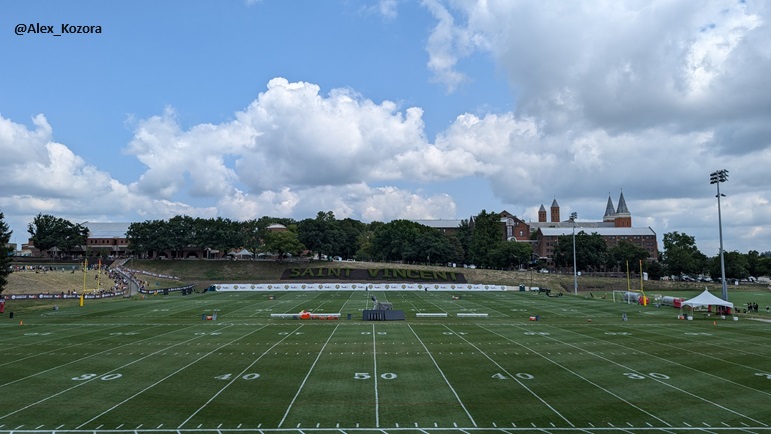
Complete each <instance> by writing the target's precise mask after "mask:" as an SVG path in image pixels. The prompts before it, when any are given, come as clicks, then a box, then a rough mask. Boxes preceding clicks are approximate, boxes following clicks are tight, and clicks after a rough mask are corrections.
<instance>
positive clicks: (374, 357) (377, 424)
mask: <svg viewBox="0 0 771 434" xmlns="http://www.w3.org/2000/svg"><path fill="white" fill-rule="evenodd" d="M375 336H377V333H375V323H372V365H373V367H372V372H373V374H374V375H372V378H374V380H375V428H380V398H379V396H378V393H377V345H375Z"/></svg>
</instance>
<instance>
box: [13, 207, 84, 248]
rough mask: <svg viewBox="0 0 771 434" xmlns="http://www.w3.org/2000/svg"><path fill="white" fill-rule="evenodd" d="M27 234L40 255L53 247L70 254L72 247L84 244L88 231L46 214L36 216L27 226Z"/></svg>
mask: <svg viewBox="0 0 771 434" xmlns="http://www.w3.org/2000/svg"><path fill="white" fill-rule="evenodd" d="M27 232H29V234H30V235H31V237H30V239H31V240H32V243H33V244H34V245H35V247H36V248H37V249H38V250H40V252H41V253H42V252H44V251H46V252H47V251H48V250H50V249H53V248H54V247H56V248H57V249H59V250H61V251H65V252H70V251H71V250H72V248H73V247H75V246H77V245H82V244H85V242H86V238H87V237H88V230H87V229H86V228H84V227H83V226H81V225H79V224H73V223H71V222H69V221H67V220H65V219H63V218H59V217H54V216H52V215H48V214H45V215H44V214H38V215H37V216H36V217H35V218H34V219H33V220H32V223H30V224H29V225H27Z"/></svg>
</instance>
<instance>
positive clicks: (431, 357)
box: [407, 324, 477, 428]
mask: <svg viewBox="0 0 771 434" xmlns="http://www.w3.org/2000/svg"><path fill="white" fill-rule="evenodd" d="M407 327H409V328H410V331H411V332H412V334H413V335H415V339H417V340H418V342H420V345H422V346H423V349H424V350H425V351H426V354H428V357H429V358H430V359H431V362H432V363H433V364H434V367H435V368H436V369H437V371H439V375H441V376H442V378H443V379H444V382H445V384H447V387H449V388H450V391H451V392H452V394H453V395H455V399H456V400H457V401H458V404H460V406H461V408H463V411H464V412H466V416H468V418H469V420H470V421H471V423H472V424H473V425H474V428H476V427H477V423H476V421H474V418H473V417H472V416H471V413H469V411H468V409H466V406H465V405H464V404H463V401H461V400H460V396H458V393H457V392H456V391H455V389H454V388H453V387H452V384H450V380H448V379H447V376H446V375H444V371H442V368H440V367H439V364H438V363H436V359H434V356H433V355H432V354H431V351H429V350H428V347H426V344H424V343H423V340H421V339H420V337H419V336H418V334H417V333H415V330H414V329H413V328H412V326H411V325H409V324H407Z"/></svg>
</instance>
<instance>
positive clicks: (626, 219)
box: [614, 191, 632, 228]
mask: <svg viewBox="0 0 771 434" xmlns="http://www.w3.org/2000/svg"><path fill="white" fill-rule="evenodd" d="M614 222H615V226H616V227H617V228H631V227H632V213H630V212H629V208H627V207H626V201H625V200H624V192H623V191H622V192H621V197H619V198H618V208H617V209H616V215H615V219H614Z"/></svg>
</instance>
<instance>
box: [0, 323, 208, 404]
mask: <svg viewBox="0 0 771 434" xmlns="http://www.w3.org/2000/svg"><path fill="white" fill-rule="evenodd" d="M191 327H196V326H191V325H188V326H187V328H191ZM170 333H179V330H173V331H169V332H166V333H163V334H160V335H155V336H149V337H147V338H145V339H141V340H138V341H136V342H131V343H128V344H124V345H120V346H118V347H114V348H108V349H106V350H103V351H99V352H98V353H94V354H91V355H88V356H85V357H81V358H79V359H76V360H73V361H71V362H67V363H64V364H61V365H57V366H54V367H53V368H48V369H46V370H43V371H40V372H36V373H34V374H32V375H27V376H26V377H21V378H17V379H15V380H13V381H9V382H8V383H3V384H0V388H2V387H5V386H10V385H11V384H14V383H18V382H20V381H24V380H26V379H28V378H32V377H37V376H38V375H42V374H45V373H46V372H49V371H54V370H56V369H59V368H63V367H65V366H69V365H72V364H75V363H80V362H82V361H83V360H87V359H90V358H92V357H95V356H99V355H102V354H104V353H108V352H110V351H115V350H117V349H118V348H122V347H127V346H130V345H136V344H138V343H141V342H144V341H147V340H150V339H155V338H158V337H160V336H163V335H167V334H170ZM3 417H5V416H2V417H0V419H2V418H3Z"/></svg>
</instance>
